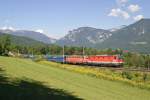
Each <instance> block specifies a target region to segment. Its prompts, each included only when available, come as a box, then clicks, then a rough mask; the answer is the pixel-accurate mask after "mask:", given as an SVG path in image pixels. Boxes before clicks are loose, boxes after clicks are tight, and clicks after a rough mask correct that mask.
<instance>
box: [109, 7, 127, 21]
mask: <svg viewBox="0 0 150 100" xmlns="http://www.w3.org/2000/svg"><path fill="white" fill-rule="evenodd" d="M108 16H113V17H123V18H124V19H128V18H130V15H129V14H128V12H126V11H123V10H121V9H120V8H117V9H111V11H110V13H109V14H108Z"/></svg>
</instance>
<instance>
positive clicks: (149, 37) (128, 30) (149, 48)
mask: <svg viewBox="0 0 150 100" xmlns="http://www.w3.org/2000/svg"><path fill="white" fill-rule="evenodd" d="M149 44H150V19H142V20H140V21H138V22H136V23H134V24H131V25H129V26H126V27H124V28H122V29H120V30H118V31H115V32H114V33H113V35H112V36H111V37H110V38H109V39H107V40H106V41H105V42H103V44H97V45H96V46H95V47H98V48H123V49H127V50H131V51H139V52H150V45H149Z"/></svg>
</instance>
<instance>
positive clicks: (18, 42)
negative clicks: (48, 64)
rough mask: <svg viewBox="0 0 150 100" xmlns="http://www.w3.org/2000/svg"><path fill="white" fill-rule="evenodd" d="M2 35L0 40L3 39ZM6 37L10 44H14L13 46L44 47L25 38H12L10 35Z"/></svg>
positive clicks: (1, 34) (40, 43) (0, 34)
mask: <svg viewBox="0 0 150 100" xmlns="http://www.w3.org/2000/svg"><path fill="white" fill-rule="evenodd" d="M4 35H6V34H3V33H0V39H2V38H3V37H4ZM7 35H9V37H10V40H11V43H12V44H15V45H19V46H34V45H39V46H42V45H46V44H44V43H42V42H39V41H36V40H33V39H30V38H27V37H22V36H14V35H10V34H7Z"/></svg>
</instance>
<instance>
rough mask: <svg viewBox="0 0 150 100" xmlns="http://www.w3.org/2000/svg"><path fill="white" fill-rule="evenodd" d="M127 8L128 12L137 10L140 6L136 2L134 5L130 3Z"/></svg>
mask: <svg viewBox="0 0 150 100" xmlns="http://www.w3.org/2000/svg"><path fill="white" fill-rule="evenodd" d="M128 9H129V11H130V12H137V11H139V10H140V9H141V7H140V6H139V5H137V4H136V5H133V4H131V5H130V6H129V7H128Z"/></svg>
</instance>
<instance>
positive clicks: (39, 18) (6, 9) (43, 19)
mask: <svg viewBox="0 0 150 100" xmlns="http://www.w3.org/2000/svg"><path fill="white" fill-rule="evenodd" d="M149 4H150V0H0V27H1V28H8V27H10V28H14V29H26V30H38V31H41V32H42V31H44V34H46V35H48V36H50V37H55V38H59V37H62V36H64V35H65V34H67V32H68V31H69V30H72V29H75V28H78V27H83V26H90V27H95V28H104V29H109V28H113V27H117V26H120V25H128V24H131V23H133V22H135V21H137V20H139V19H141V18H143V17H145V18H150V13H149V9H150V6H149Z"/></svg>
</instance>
